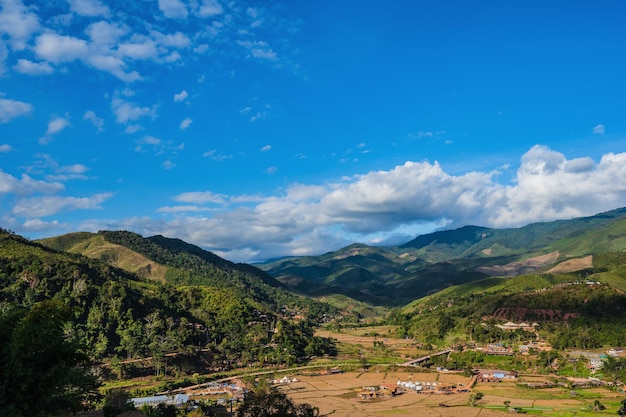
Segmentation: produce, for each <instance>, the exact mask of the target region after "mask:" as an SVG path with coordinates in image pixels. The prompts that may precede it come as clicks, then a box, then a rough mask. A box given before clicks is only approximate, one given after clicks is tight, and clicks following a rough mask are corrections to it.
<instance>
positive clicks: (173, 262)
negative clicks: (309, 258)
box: [0, 230, 336, 375]
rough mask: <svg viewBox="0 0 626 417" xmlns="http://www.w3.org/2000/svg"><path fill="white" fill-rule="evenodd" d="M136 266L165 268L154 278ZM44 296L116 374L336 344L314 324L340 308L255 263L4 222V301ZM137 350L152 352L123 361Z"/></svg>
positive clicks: (164, 243)
mask: <svg viewBox="0 0 626 417" xmlns="http://www.w3.org/2000/svg"><path fill="white" fill-rule="evenodd" d="M43 243H45V245H44V244H43ZM55 248H56V249H55ZM59 249H66V250H68V251H67V252H66V251H64V250H59ZM78 252H84V253H86V254H88V255H89V256H91V257H87V256H83V255H81V254H79V253H78ZM104 260H106V261H107V262H111V263H112V264H116V265H118V266H113V265H111V264H109V263H107V262H104ZM122 266H123V268H122ZM147 266H149V268H148V267H147ZM137 268H139V270H141V271H145V270H147V269H151V270H152V271H154V270H163V271H164V273H163V274H161V275H160V277H159V278H158V279H155V277H154V276H151V275H150V274H143V275H139V274H137V273H135V272H137V271H135V270H136V269H137ZM50 299H52V300H59V301H61V302H62V303H63V304H64V305H66V306H68V307H70V308H71V309H72V311H73V319H72V321H71V323H68V326H67V328H66V333H67V335H68V337H70V338H72V339H74V340H76V341H77V342H79V343H81V345H83V346H85V348H86V349H87V350H88V353H89V354H90V356H91V357H92V358H94V359H96V360H104V361H107V362H110V363H112V364H113V365H114V366H113V368H108V369H112V370H114V371H115V372H117V373H118V374H119V375H122V374H124V373H126V372H134V373H137V372H139V373H141V372H146V370H145V368H144V366H146V365H147V366H149V367H151V370H147V372H154V373H156V374H162V373H164V372H166V371H167V372H170V373H177V374H179V373H188V372H196V371H200V372H205V371H206V370H207V369H213V368H217V367H219V368H223V367H224V366H225V365H224V364H231V363H240V364H247V363H267V362H269V363H276V364H281V363H292V362H295V361H300V360H304V359H305V358H306V357H308V356H310V355H317V354H325V353H332V352H333V345H332V343H331V342H330V341H328V340H325V339H320V338H317V337H314V336H313V326H314V325H315V324H316V323H319V322H321V321H323V320H326V319H327V318H328V317H331V316H332V315H334V314H335V312H336V309H335V308H333V307H330V306H329V305H328V304H325V303H321V302H317V301H313V300H310V299H307V298H304V297H301V296H296V295H294V294H291V293H289V292H287V291H285V290H284V289H283V288H282V286H281V285H280V284H279V283H278V282H277V281H275V280H274V279H273V278H271V277H270V276H268V275H267V274H266V273H264V272H262V271H260V270H258V269H257V268H255V267H252V266H246V265H240V264H234V263H231V262H229V261H226V260H223V259H221V258H219V257H217V256H216V255H214V254H211V253H208V252H205V251H202V250H201V249H200V248H197V247H195V246H193V245H188V244H186V243H184V242H182V241H179V240H176V239H166V238H163V237H154V238H150V239H146V238H143V237H141V236H139V235H136V234H133V233H129V232H100V233H98V234H90V233H78V234H71V235H65V236H59V237H58V238H53V239H46V240H44V241H42V242H34V241H29V240H27V239H25V238H23V237H20V236H17V235H14V234H12V233H10V232H7V231H5V230H0V308H5V306H8V305H22V306H25V307H31V306H33V305H35V304H36V303H38V302H40V301H44V300H50ZM297 316H304V317H306V318H307V319H306V320H294V317H297ZM166 355H167V356H166ZM135 358H137V359H141V358H149V359H147V360H145V361H142V362H128V364H127V365H125V364H124V363H125V362H124V361H126V360H130V359H135ZM227 366H230V365H227Z"/></svg>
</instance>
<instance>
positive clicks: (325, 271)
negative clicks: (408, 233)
mask: <svg viewBox="0 0 626 417" xmlns="http://www.w3.org/2000/svg"><path fill="white" fill-rule="evenodd" d="M625 248H626V208H620V209H617V210H613V211H609V212H605V213H601V214H597V215H595V216H590V217H581V218H575V219H571V220H560V221H554V222H545V223H533V224H529V225H527V226H524V227H520V228H509V229H493V228H486V227H479V226H465V227H462V228H459V229H456V230H445V231H437V232H434V233H430V234H425V235H421V236H418V237H416V238H415V239H413V240H411V241H409V242H407V243H405V244H403V245H400V246H385V247H375V246H367V245H363V244H353V245H350V246H348V247H345V248H342V249H340V250H337V251H333V252H329V253H326V254H323V255H320V256H307V257H287V258H281V259H276V260H272V261H269V262H266V263H263V264H259V265H257V266H258V267H259V268H261V269H263V270H265V271H267V272H268V273H269V274H271V275H272V276H274V277H275V278H276V279H277V280H278V281H280V282H281V283H283V284H284V285H285V286H286V287H287V288H289V289H291V290H293V291H295V292H298V293H302V294H306V295H310V296H324V295H330V294H344V295H346V296H349V297H352V298H354V299H357V300H361V301H364V302H368V303H373V304H379V305H385V306H399V305H404V304H407V303H410V302H411V301H413V300H415V299H418V298H421V297H424V296H426V295H429V294H434V293H436V292H438V291H441V290H443V289H445V288H447V287H450V286H453V285H459V284H464V283H468V282H474V281H477V280H481V279H484V278H487V277H490V276H505V277H514V276H519V275H522V274H528V273H535V272H537V273H538V272H550V271H558V272H572V271H576V270H582V269H586V268H591V267H592V263H593V255H596V254H602V253H611V252H621V251H623V250H624V249H625Z"/></svg>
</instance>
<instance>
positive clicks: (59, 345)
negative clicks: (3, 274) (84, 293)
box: [0, 301, 99, 417]
mask: <svg viewBox="0 0 626 417" xmlns="http://www.w3.org/2000/svg"><path fill="white" fill-rule="evenodd" d="M69 313H70V312H69V309H67V308H66V307H65V306H64V305H63V304H62V303H60V302H58V301H42V302H40V303H36V304H34V305H33V306H32V307H31V308H30V309H25V308H18V307H9V306H5V307H4V309H3V310H2V312H0V355H1V356H2V365H1V366H0V410H2V415H6V416H13V417H39V416H41V417H47V416H50V415H55V414H56V415H58V414H59V413H60V412H61V411H65V410H72V411H78V410H80V409H82V407H83V406H85V405H94V404H95V403H96V402H97V401H98V400H99V393H98V386H99V384H98V383H97V382H96V378H95V376H94V375H92V374H91V373H89V371H88V370H87V365H88V360H89V358H88V357H87V355H86V354H85V352H84V351H83V350H82V349H81V346H80V345H79V344H78V343H77V342H76V341H75V340H72V339H69V340H68V339H67V338H66V337H65V334H64V325H65V324H66V323H67V320H69V318H70V317H71V315H70V314H69Z"/></svg>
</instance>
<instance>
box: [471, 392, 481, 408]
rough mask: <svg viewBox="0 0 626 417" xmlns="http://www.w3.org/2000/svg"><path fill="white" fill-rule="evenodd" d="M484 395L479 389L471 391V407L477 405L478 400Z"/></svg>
mask: <svg viewBox="0 0 626 417" xmlns="http://www.w3.org/2000/svg"><path fill="white" fill-rule="evenodd" d="M483 396H484V394H483V393H482V392H479V391H477V392H473V393H471V394H470V396H469V400H468V403H469V405H470V406H471V407H476V405H477V401H479V400H481V399H482V398H483Z"/></svg>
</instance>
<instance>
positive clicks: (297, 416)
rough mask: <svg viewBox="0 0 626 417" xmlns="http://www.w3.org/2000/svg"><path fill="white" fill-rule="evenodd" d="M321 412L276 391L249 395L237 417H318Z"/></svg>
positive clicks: (261, 391)
mask: <svg viewBox="0 0 626 417" xmlns="http://www.w3.org/2000/svg"><path fill="white" fill-rule="evenodd" d="M317 416H319V410H318V409H317V408H316V407H312V406H311V405H310V404H295V403H294V402H293V401H291V400H290V399H289V398H287V395H285V394H283V393H282V392H279V391H276V390H259V391H258V392H253V393H251V394H249V395H248V396H247V397H246V399H245V401H244V402H243V404H242V405H241V406H240V407H239V409H238V410H237V417H317Z"/></svg>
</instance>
